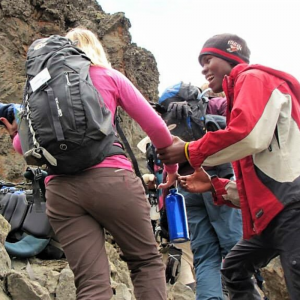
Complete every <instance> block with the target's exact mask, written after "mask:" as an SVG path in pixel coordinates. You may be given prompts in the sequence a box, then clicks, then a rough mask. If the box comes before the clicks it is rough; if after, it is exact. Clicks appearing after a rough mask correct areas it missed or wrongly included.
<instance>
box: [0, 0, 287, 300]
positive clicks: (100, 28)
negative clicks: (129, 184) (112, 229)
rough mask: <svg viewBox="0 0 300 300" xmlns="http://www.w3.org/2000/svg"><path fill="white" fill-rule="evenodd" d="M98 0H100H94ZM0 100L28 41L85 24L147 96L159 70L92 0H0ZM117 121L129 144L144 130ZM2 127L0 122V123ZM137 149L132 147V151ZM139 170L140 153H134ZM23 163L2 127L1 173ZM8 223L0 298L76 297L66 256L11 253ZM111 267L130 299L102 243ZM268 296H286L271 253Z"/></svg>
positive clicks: (1, 234) (18, 70) (18, 79)
mask: <svg viewBox="0 0 300 300" xmlns="http://www.w3.org/2000/svg"><path fill="white" fill-rule="evenodd" d="M100 2H101V1H100ZM0 19H1V22H0V39H1V43H0V102H2V103H10V102H13V103H21V101H22V93H23V86H24V82H25V74H24V63H25V58H26V51H27V49H28V47H29V45H30V44H31V43H32V42H33V41H34V40H35V39H37V38H41V37H46V36H49V35H51V34H60V35H64V34H65V33H66V31H67V30H69V29H70V28H72V27H75V26H79V25H81V26H85V27H87V28H89V29H91V30H93V31H94V32H96V33H97V34H98V36H99V37H100V39H101V41H102V43H103V45H104V48H105V50H106V52H107V54H108V57H109V59H110V61H111V63H112V66H113V67H114V68H115V69H117V70H119V71H120V72H122V73H123V74H125V75H126V76H127V77H128V78H129V79H130V80H131V81H132V82H133V84H134V85H135V86H136V87H137V88H138V89H139V90H140V91H141V93H142V94H143V95H144V96H145V98H146V99H148V100H151V101H156V100H157V98H158V83H159V73H158V70H157V65H156V61H155V58H154V57H153V55H152V54H151V52H149V51H147V50H146V49H143V48H141V47H138V46H137V45H136V44H134V43H131V36H130V33H129V28H130V26H131V25H130V21H129V20H128V19H127V18H126V17H125V15H124V14H123V13H117V14H113V15H111V14H106V13H105V12H104V11H103V10H102V8H101V6H100V5H99V4H98V3H97V2H96V1H94V0H19V1H14V2H13V5H12V1H11V0H0ZM121 116H122V119H123V122H122V128H123V130H124V132H125V134H126V136H127V138H128V141H129V143H130V144H131V145H132V147H133V148H135V145H136V144H137V143H138V141H139V140H140V139H141V138H143V137H144V133H143V132H142V131H141V129H140V127H139V126H138V125H137V124H136V123H135V122H133V121H131V120H130V119H129V118H128V117H127V115H126V114H124V113H123V112H121ZM0 127H1V126H0ZM135 152H136V151H135ZM136 157H137V159H138V161H139V165H140V167H141V170H142V171H143V170H145V167H144V166H145V158H144V155H143V154H142V153H139V152H136ZM24 170H25V164H24V161H23V158H22V157H21V156H20V155H19V154H16V153H15V152H14V150H13V149H12V146H11V141H10V138H9V137H8V135H7V134H6V131H5V130H4V129H3V128H0V180H5V181H14V182H16V181H18V180H22V178H23V176H22V174H23V172H24ZM9 230H10V226H9V224H8V223H7V222H6V220H5V219H4V218H3V217H2V216H1V215H0V299H1V300H10V299H11V300H27V299H28V300H29V299H30V300H31V299H32V300H38V299H41V300H48V299H49V300H50V299H56V300H73V299H74V300H75V287H74V283H73V273H72V271H71V270H70V269H69V268H68V264H67V262H66V261H65V260H52V261H43V260H39V259H36V258H32V259H29V260H28V261H27V260H18V259H11V258H10V257H9V256H8V254H7V252H6V250H5V247H4V241H5V239H6V236H7V234H8V232H9ZM106 249H107V253H108V256H109V260H110V266H111V282H112V287H113V289H114V291H115V296H114V298H113V299H119V300H120V299H123V300H131V299H134V296H133V293H132V284H131V281H130V278H129V273H128V270H127V266H126V264H125V263H124V262H123V261H121V260H120V259H119V255H118V252H117V250H116V249H115V248H114V247H113V246H112V245H111V244H110V243H106ZM263 275H264V276H265V279H266V284H265V288H266V293H267V295H268V296H269V297H270V300H283V299H288V296H287V293H286V290H285V286H284V280H283V272H282V268H281V266H280V264H279V263H278V260H274V261H273V262H272V263H271V264H270V265H269V266H268V268H266V269H264V270H263ZM189 299H195V295H194V293H193V292H192V290H190V289H189V288H187V287H186V286H183V285H181V284H180V283H176V284H175V285H173V286H171V285H170V286H168V300H189Z"/></svg>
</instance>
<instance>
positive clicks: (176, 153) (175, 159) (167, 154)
mask: <svg viewBox="0 0 300 300" xmlns="http://www.w3.org/2000/svg"><path fill="white" fill-rule="evenodd" d="M184 145H185V142H184V141H183V140H182V139H180V138H179V137H178V136H173V144H172V145H171V146H169V147H166V148H161V149H156V153H157V154H158V158H159V159H160V160H161V162H162V163H164V164H166V165H170V164H176V163H183V162H186V161H187V159H186V157H185V154H184Z"/></svg>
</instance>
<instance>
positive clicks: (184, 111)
mask: <svg viewBox="0 0 300 300" xmlns="http://www.w3.org/2000/svg"><path fill="white" fill-rule="evenodd" d="M168 112H171V116H172V118H175V119H179V120H181V119H186V118H187V117H189V116H191V114H192V110H191V108H190V106H189V105H188V104H187V102H186V101H184V102H171V103H170V104H169V106H168Z"/></svg>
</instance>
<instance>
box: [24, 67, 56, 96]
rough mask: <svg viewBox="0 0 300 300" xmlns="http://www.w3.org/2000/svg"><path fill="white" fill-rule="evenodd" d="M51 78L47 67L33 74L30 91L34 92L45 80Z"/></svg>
mask: <svg viewBox="0 0 300 300" xmlns="http://www.w3.org/2000/svg"><path fill="white" fill-rule="evenodd" d="M49 79H51V76H50V73H49V71H48V69H47V68H45V69H44V70H43V71H41V72H40V73H39V74H37V75H36V76H34V77H33V78H32V79H31V80H30V81H29V83H30V85H31V88H32V91H33V92H35V91H36V90H37V89H38V88H40V87H41V86H42V85H43V84H44V83H45V82H47V81H48V80H49Z"/></svg>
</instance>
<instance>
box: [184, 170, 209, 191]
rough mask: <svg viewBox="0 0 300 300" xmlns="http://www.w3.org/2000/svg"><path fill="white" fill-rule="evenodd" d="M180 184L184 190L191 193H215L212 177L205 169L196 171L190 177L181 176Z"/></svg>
mask: <svg viewBox="0 0 300 300" xmlns="http://www.w3.org/2000/svg"><path fill="white" fill-rule="evenodd" d="M178 180H179V184H180V185H181V186H182V188H183V189H185V190H186V191H188V192H190V193H204V192H208V191H213V187H212V184H211V181H210V176H209V175H208V174H207V173H206V172H205V171H204V169H203V168H199V169H196V170H195V172H194V173H193V174H191V175H188V176H179V177H178Z"/></svg>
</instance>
